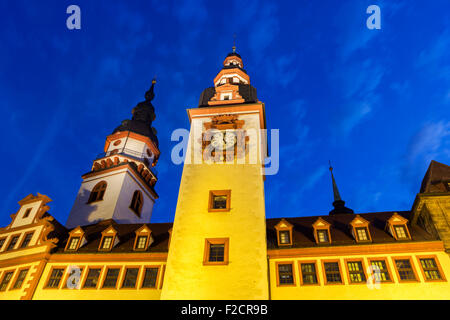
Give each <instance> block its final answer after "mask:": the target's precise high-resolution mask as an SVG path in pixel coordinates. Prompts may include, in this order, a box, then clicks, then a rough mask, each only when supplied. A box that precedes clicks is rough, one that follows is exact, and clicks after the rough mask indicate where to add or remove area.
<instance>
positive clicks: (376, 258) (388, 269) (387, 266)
mask: <svg viewBox="0 0 450 320" xmlns="http://www.w3.org/2000/svg"><path fill="white" fill-rule="evenodd" d="M372 261H384V264H385V265H386V270H387V273H388V275H389V279H390V280H386V281H380V284H381V283H394V277H393V276H392V272H391V267H390V266H389V262H388V259H387V258H386V257H370V258H367V262H368V266H371V265H372Z"/></svg>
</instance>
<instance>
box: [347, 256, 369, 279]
mask: <svg viewBox="0 0 450 320" xmlns="http://www.w3.org/2000/svg"><path fill="white" fill-rule="evenodd" d="M347 268H348V277H349V280H350V283H361V282H365V281H366V276H365V274H364V270H363V265H362V262H361V261H348V262H347Z"/></svg>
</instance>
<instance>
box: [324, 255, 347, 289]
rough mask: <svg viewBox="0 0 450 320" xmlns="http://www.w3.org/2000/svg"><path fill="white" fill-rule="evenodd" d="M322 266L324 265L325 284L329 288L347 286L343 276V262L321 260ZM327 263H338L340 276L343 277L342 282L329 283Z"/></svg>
mask: <svg viewBox="0 0 450 320" xmlns="http://www.w3.org/2000/svg"><path fill="white" fill-rule="evenodd" d="M320 262H321V265H322V275H323V283H324V285H327V286H335V285H345V284H346V282H345V280H344V276H343V274H342V266H341V260H339V259H325V260H320ZM325 263H337V264H338V267H339V275H340V277H341V282H328V281H327V272H326V269H325Z"/></svg>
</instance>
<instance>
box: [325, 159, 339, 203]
mask: <svg viewBox="0 0 450 320" xmlns="http://www.w3.org/2000/svg"><path fill="white" fill-rule="evenodd" d="M328 163H329V164H330V172H331V181H332V183H333V195H334V201H338V200H342V199H341V195H340V194H339V190H338V187H337V184H336V180H334V176H333V167H332V166H331V161H328Z"/></svg>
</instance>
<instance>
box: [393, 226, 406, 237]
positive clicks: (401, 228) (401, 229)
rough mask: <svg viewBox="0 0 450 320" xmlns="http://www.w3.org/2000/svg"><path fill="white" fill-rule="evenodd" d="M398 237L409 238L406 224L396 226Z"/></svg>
mask: <svg viewBox="0 0 450 320" xmlns="http://www.w3.org/2000/svg"><path fill="white" fill-rule="evenodd" d="M394 229H395V234H396V235H397V239H408V234H407V233H406V228H405V226H394Z"/></svg>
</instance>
